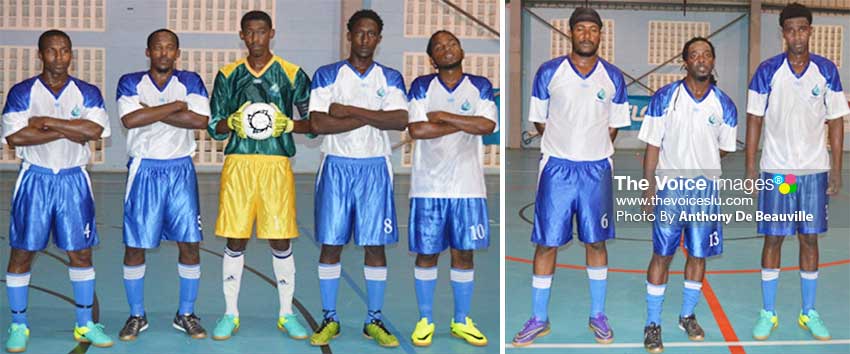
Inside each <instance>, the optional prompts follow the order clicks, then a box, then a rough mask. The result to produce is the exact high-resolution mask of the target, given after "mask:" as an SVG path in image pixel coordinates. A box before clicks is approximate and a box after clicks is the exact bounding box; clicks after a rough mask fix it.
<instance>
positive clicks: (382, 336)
mask: <svg viewBox="0 0 850 354" xmlns="http://www.w3.org/2000/svg"><path fill="white" fill-rule="evenodd" d="M363 336H364V337H366V338H369V339H374V340H375V342H377V343H378V345H380V346H382V347H385V348H393V347H397V346H398V338H396V337H395V336H394V335H393V334H392V333H390V331H389V330H388V329H387V328H386V327H384V322H382V321H381V320H379V319H375V318H373V319H372V321H371V322H369V323H367V324H365V325H363Z"/></svg>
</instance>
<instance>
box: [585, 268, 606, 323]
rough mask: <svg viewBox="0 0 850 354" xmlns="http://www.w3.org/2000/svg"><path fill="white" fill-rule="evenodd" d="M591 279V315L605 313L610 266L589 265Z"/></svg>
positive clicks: (588, 275)
mask: <svg viewBox="0 0 850 354" xmlns="http://www.w3.org/2000/svg"><path fill="white" fill-rule="evenodd" d="M587 278H588V279H589V280H590V317H596V316H597V315H598V314H600V313H605V290H606V288H607V287H608V267H587Z"/></svg>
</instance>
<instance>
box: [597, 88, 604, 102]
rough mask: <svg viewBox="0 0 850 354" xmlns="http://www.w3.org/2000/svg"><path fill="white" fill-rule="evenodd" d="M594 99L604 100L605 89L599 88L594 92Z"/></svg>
mask: <svg viewBox="0 0 850 354" xmlns="http://www.w3.org/2000/svg"><path fill="white" fill-rule="evenodd" d="M596 99H597V100H600V101H604V100H605V90H604V89H599V92H597V93H596Z"/></svg>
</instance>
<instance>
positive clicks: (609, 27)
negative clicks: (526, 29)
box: [550, 18, 614, 63]
mask: <svg viewBox="0 0 850 354" xmlns="http://www.w3.org/2000/svg"><path fill="white" fill-rule="evenodd" d="M552 26H553V27H555V28H557V29H559V30H560V31H561V32H564V33H567V34H569V33H570V19H568V18H559V19H554V20H552ZM551 32H552V40H551V49H550V53H551V57H552V58H555V57H559V56H562V55H566V54H569V53H570V50H572V42H570V40H569V38H567V37H564V36H563V35H561V34H560V33H558V32H555V31H551ZM601 35H602V38H601V39H600V42H599V56H600V57H602V59H605V60H606V61H608V62H609V63H614V20H602V33H601Z"/></svg>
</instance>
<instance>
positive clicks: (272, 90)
mask: <svg viewBox="0 0 850 354" xmlns="http://www.w3.org/2000/svg"><path fill="white" fill-rule="evenodd" d="M269 94H270V95H271V96H272V97H280V86H277V84H274V85H272V87H269Z"/></svg>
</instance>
